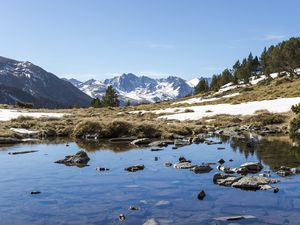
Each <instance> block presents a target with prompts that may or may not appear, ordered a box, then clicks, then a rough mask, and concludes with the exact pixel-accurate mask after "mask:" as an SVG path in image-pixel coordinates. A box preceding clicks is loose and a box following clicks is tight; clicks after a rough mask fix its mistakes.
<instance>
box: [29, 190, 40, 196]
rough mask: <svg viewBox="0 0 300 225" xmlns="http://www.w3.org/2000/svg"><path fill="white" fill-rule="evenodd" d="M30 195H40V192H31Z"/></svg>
mask: <svg viewBox="0 0 300 225" xmlns="http://www.w3.org/2000/svg"><path fill="white" fill-rule="evenodd" d="M30 194H31V195H38V194H41V192H40V191H32V192H30Z"/></svg>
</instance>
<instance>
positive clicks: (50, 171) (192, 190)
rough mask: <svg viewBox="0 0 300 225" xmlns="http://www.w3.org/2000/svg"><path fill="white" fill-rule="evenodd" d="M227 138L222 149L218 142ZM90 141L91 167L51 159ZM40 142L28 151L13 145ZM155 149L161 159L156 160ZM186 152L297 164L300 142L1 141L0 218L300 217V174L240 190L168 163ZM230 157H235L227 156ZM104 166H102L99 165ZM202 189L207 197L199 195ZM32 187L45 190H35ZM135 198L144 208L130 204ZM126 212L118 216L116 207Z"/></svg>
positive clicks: (185, 220)
mask: <svg viewBox="0 0 300 225" xmlns="http://www.w3.org/2000/svg"><path fill="white" fill-rule="evenodd" d="M220 146H224V147H225V150H217V147H220ZM79 149H85V150H86V151H87V152H88V155H89V157H90V159H91V160H90V162H89V166H88V167H84V168H78V167H67V166H65V165H60V164H55V163H53V162H54V161H56V160H58V159H62V158H64V156H65V155H69V154H73V153H76V152H77V151H78V150H79ZM25 150H38V152H36V153H31V154H24V155H8V152H12V151H25ZM155 156H158V157H159V159H158V161H155V160H154V158H155ZM179 156H185V157H186V158H187V159H190V160H192V161H193V163H197V164H200V163H203V162H216V161H217V160H218V159H219V158H224V159H225V161H226V165H230V166H233V167H235V166H239V165H240V164H241V163H244V162H245V161H261V162H262V163H263V165H264V166H265V169H271V171H272V177H275V178H276V177H278V176H277V175H276V174H275V173H274V170H276V168H278V167H279V166H282V165H286V166H293V167H295V166H299V165H300V150H299V149H294V148H292V147H291V145H290V144H289V143H288V142H286V141H285V140H269V141H268V140H263V141H261V143H260V144H259V145H258V146H257V147H256V148H255V149H248V148H247V147H246V145H245V143H244V142H239V141H232V140H229V139H225V138H223V144H222V145H210V146H209V145H205V144H200V145H190V146H186V147H182V148H179V149H177V150H173V149H172V146H169V147H167V148H165V150H164V151H160V152H152V151H150V148H133V149H132V148H131V147H130V146H128V145H127V144H125V143H122V144H117V145H108V144H105V143H104V144H95V143H78V144H77V143H70V146H69V147H66V144H65V143H60V144H33V145H15V146H11V147H1V148H0V224H72V225H73V224H128V225H135V224H143V223H144V222H145V221H146V220H147V219H151V218H155V220H156V221H157V222H158V223H159V224H189V225H190V224H230V223H231V224H293V225H295V224H300V175H294V176H291V177H287V178H280V179H281V182H280V183H279V184H276V186H278V187H279V188H280V191H279V192H278V193H277V194H274V193H273V192H272V191H256V192H253V191H243V190H240V189H234V188H230V187H222V186H217V185H214V184H213V182H212V177H213V174H214V173H215V172H217V170H216V169H215V168H214V170H213V171H211V172H210V173H207V174H194V173H193V172H191V171H189V170H177V169H174V168H172V167H171V168H166V167H165V166H164V165H163V164H164V162H172V163H175V162H177V161H178V157H179ZM229 159H233V160H234V161H233V162H228V160H229ZM134 164H144V165H145V170H143V171H138V172H135V173H130V172H127V171H124V168H125V167H127V166H130V165H134ZM98 166H101V167H107V168H109V169H110V171H106V172H99V171H96V170H95V168H96V167H98ZM201 190H204V191H205V192H206V195H207V196H206V198H205V199H204V200H203V201H199V200H198V199H197V195H198V193H199V192H200V191H201ZM31 191H41V194H39V195H31V194H30V192H31ZM130 205H135V206H138V207H140V210H139V211H130V210H128V208H129V206H130ZM120 213H123V214H125V216H126V220H125V221H123V222H120V221H119V220H118V215H119V214H120ZM233 215H253V216H255V217H256V219H249V220H239V221H231V222H228V221H226V222H222V221H217V220H215V219H214V218H216V217H222V216H233Z"/></svg>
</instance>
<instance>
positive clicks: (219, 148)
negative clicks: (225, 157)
mask: <svg viewBox="0 0 300 225" xmlns="http://www.w3.org/2000/svg"><path fill="white" fill-rule="evenodd" d="M217 149H218V150H225V148H224V147H218V148H217Z"/></svg>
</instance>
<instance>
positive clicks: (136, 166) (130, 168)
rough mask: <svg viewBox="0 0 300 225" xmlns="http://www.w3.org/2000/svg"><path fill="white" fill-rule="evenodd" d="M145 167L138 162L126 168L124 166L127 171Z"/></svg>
mask: <svg viewBox="0 0 300 225" xmlns="http://www.w3.org/2000/svg"><path fill="white" fill-rule="evenodd" d="M144 168H145V166H144V165H143V164H138V165H134V166H129V167H127V168H125V170H127V171H129V172H136V171H138V170H143V169H144Z"/></svg>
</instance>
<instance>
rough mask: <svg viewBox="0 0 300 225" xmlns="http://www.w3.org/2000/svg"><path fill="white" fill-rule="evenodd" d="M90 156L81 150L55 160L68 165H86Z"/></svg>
mask: <svg viewBox="0 0 300 225" xmlns="http://www.w3.org/2000/svg"><path fill="white" fill-rule="evenodd" d="M89 161H90V158H89V157H88V155H87V154H86V152H84V151H79V152H77V153H76V154H75V155H67V156H65V158H64V159H60V160H57V161H55V163H60V164H65V165H66V166H78V167H82V166H86V165H87V163H88V162H89Z"/></svg>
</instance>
